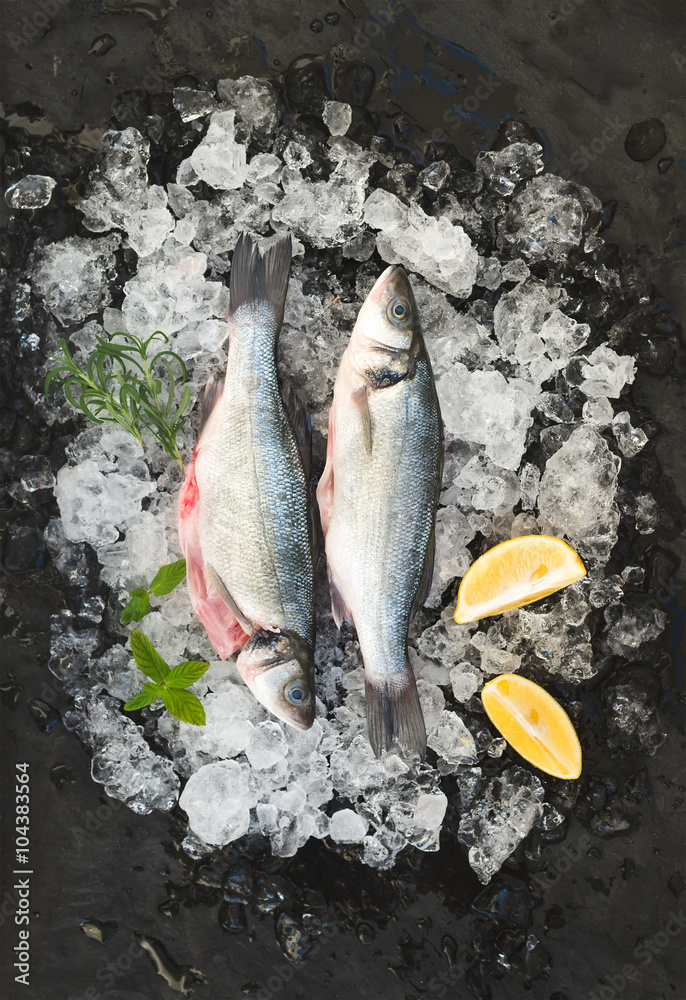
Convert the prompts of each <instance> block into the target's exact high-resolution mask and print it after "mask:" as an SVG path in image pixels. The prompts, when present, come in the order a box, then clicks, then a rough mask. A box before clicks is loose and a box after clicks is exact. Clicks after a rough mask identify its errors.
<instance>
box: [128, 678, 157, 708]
mask: <svg viewBox="0 0 686 1000" xmlns="http://www.w3.org/2000/svg"><path fill="white" fill-rule="evenodd" d="M161 693H162V688H161V687H160V685H159V684H149V683H146V684H144V685H143V690H142V691H141V693H140V694H137V695H136V697H135V698H132V699H131V700H130V701H127V702H126V704H125V705H124V708H125V710H126V711H127V712H135V711H136V709H137V708H144V707H145V706H146V705H152V703H153V701H157V699H158V698H159V696H160V695H161Z"/></svg>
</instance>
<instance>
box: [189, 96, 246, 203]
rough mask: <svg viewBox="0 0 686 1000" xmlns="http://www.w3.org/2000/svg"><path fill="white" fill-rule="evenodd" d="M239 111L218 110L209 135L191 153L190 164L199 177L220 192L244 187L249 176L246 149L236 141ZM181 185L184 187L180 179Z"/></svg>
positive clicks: (212, 120) (213, 117)
mask: <svg viewBox="0 0 686 1000" xmlns="http://www.w3.org/2000/svg"><path fill="white" fill-rule="evenodd" d="M235 118H236V112H235V111H215V112H213V114H212V116H211V118H210V126H209V128H208V130H207V135H206V136H205V137H204V139H203V140H202V142H201V143H200V144H199V145H198V146H196V147H195V149H194V150H193V152H192V153H191V155H190V157H189V158H188V160H185V161H184V162H185V163H188V164H189V165H190V166H191V167H192V169H193V171H194V173H195V175H196V176H197V177H199V178H200V180H202V181H205V183H206V184H209V185H210V187H213V188H216V189H217V190H218V191H230V190H233V189H234V188H239V187H241V186H242V184H243V182H244V181H245V180H246V178H247V176H248V167H247V158H246V150H245V146H244V145H242V144H241V143H239V142H236V141H235V135H236V131H235V125H234V122H235ZM177 182H178V183H180V184H182V183H183V180H180V179H179V177H178V176H177Z"/></svg>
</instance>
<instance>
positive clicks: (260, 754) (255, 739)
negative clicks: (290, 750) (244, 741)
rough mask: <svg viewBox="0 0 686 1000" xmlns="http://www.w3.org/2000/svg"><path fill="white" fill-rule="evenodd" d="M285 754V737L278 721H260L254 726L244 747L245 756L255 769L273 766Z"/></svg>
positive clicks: (259, 769)
mask: <svg viewBox="0 0 686 1000" xmlns="http://www.w3.org/2000/svg"><path fill="white" fill-rule="evenodd" d="M285 754H286V739H285V737H284V734H283V730H282V728H281V726H280V725H279V723H278V722H260V724H259V725H257V726H255V728H254V729H253V731H252V733H251V734H250V739H249V741H248V745H247V746H246V748H245V756H246V757H247V758H248V760H249V761H250V764H251V766H252V767H254V768H255V770H256V771H263V770H264V769H265V768H268V767H273V765H274V764H277V763H278V762H279V761H281V760H283V758H284V756H285Z"/></svg>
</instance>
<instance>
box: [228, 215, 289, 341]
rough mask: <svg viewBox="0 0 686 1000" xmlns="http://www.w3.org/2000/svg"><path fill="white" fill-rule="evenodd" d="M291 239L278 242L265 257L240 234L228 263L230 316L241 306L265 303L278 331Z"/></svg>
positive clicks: (285, 286) (244, 234)
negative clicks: (269, 308)
mask: <svg viewBox="0 0 686 1000" xmlns="http://www.w3.org/2000/svg"><path fill="white" fill-rule="evenodd" d="M291 256H292V250H291V238H290V236H286V237H285V239H282V240H279V242H278V243H275V244H274V245H273V246H271V247H269V249H268V250H267V251H266V253H264V254H260V252H259V250H258V248H257V244H255V243H253V241H252V240H251V239H250V237H249V236H247V235H246V233H241V235H240V236H239V237H238V243H236V249H235V250H234V252H233V260H232V262H231V281H230V290H231V296H230V305H229V316H232V315H233V314H234V313H235V312H236V310H237V309H240V307H241V306H245V305H249V306H250V305H252V306H256V305H257V303H264V302H266V303H268V304H269V305H270V306H271V308H272V310H273V312H274V315H275V317H276V323H277V328H278V327H280V326H281V323H282V322H283V310H284V305H285V302H286V292H287V291H288V275H289V272H290V268H291Z"/></svg>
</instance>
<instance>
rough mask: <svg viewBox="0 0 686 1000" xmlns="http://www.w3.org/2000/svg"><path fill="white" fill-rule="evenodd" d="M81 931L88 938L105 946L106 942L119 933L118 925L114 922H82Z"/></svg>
mask: <svg viewBox="0 0 686 1000" xmlns="http://www.w3.org/2000/svg"><path fill="white" fill-rule="evenodd" d="M79 923H80V924H81V930H82V931H83V933H84V934H85V935H86V937H89V938H93V940H94V941H99V942H100V944H105V942H106V941H109V939H110V938H111V937H112V935H113V934H116V933H117V925H116V924H115V922H114V920H80V921H79Z"/></svg>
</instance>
